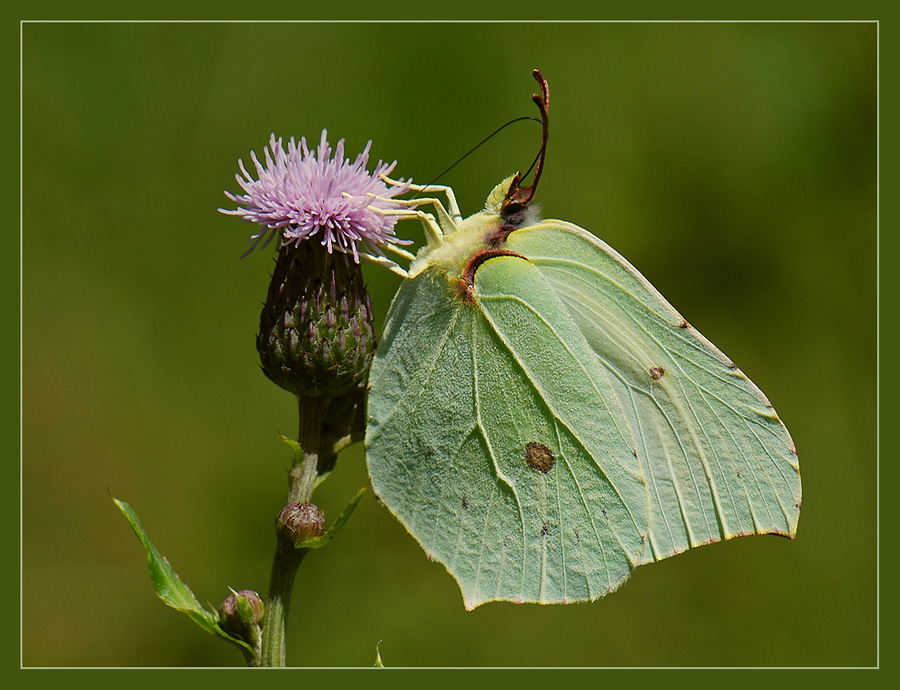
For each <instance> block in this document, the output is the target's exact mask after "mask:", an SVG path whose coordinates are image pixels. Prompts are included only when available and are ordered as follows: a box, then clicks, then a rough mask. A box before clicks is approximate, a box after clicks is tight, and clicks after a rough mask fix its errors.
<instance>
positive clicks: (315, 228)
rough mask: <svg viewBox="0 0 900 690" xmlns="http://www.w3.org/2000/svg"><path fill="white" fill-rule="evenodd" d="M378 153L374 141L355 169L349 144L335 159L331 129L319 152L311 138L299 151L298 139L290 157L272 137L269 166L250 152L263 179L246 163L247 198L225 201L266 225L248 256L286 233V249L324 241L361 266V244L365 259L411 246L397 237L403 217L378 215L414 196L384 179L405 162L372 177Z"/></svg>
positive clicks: (381, 166) (340, 146)
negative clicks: (386, 247)
mask: <svg viewBox="0 0 900 690" xmlns="http://www.w3.org/2000/svg"><path fill="white" fill-rule="evenodd" d="M371 146H372V142H371V141H370V142H369V143H367V144H366V147H365V148H364V149H363V151H362V153H360V154H359V155H358V156H357V157H356V160H355V161H354V162H353V163H351V162H350V159H349V158H347V159H345V158H344V140H343V139H341V140H340V141H338V143H337V146H336V147H335V150H334V156H333V157H332V149H331V145H330V144H329V143H328V139H327V131H325V130H323V131H322V138H321V140H320V142H319V145H318V146H317V147H316V150H315V152H314V153H313V152H310V150H309V148H308V146H307V142H306V138H305V137H301V138H300V144H299V146H298V145H297V144H296V143H295V141H294V138H293V137H291V139H290V141H288V145H287V150H286V151H285V148H284V145H283V143H282V140H281V139H280V138H279V139H276V138H275V135H274V134H272V136H271V137H270V139H269V146H267V147H265V148H264V149H263V157H264V159H265V164H263V163H262V162H261V161H260V160H259V158H258V157H257V155H256V153H255V152H251V153H250V159H251V160H252V161H253V164H254V166H255V168H256V177H257V179H255V180H254V179H253V176H252V175H251V174H250V173H249V172H248V171H247V169H246V167H245V166H244V163H243V161H242V160H238V168H239V170H240V174H239V175H236V176H235V179H236V181H237V183H238V185H239V186H240V187H241V189H242V190H243V191H244V193H243V194H232V193H231V192H228V191H226V192H225V196H226V197H228V199H230V200H231V201H233V202H234V203H235V204H237V205H238V206H239V207H241V208H236V209H222V208H220V209H219V211H221V212H222V213H225V214H227V215H232V216H240V217H241V218H242V219H243V220H245V221H247V222H251V223H257V224H259V225H260V226H262V227H261V228H260V230H258V231H257V232H256V233H254V234H253V235H252V237H251V247H250V249H249V250H248V253H249V251H251V250H252V249H253V248H254V247H256V246H258V245H260V243H262V246H265V245H266V244H268V243H269V242H270V241H271V240H272V238H273V237H274V236H275V235H276V234H278V235H279V236H280V238H281V242H282V243H286V244H297V243H299V242H303V241H304V240H307V239H311V238H317V239H318V240H319V241H320V242H321V243H322V245H323V246H325V247H327V249H328V251H329V252H331V251H334V250H337V251H341V252H346V253H348V254H352V255H353V257H354V259H355V260H356V261H357V262H358V261H359V252H360V245H362V251H363V253H365V254H368V255H375V256H384V254H383V252H382V251H381V249H380V248H379V247H378V245H380V244H384V243H392V244H408V242H406V241H404V240H400V239H399V238H397V237H396V236H395V235H394V225H395V224H396V223H397V218H390V217H387V218H386V217H384V216H383V215H381V214H380V213H378V211H377V210H374V209H380V210H390V209H399V208H402V205H401V204H399V203H394V202H391V201H387V199H390V198H393V197H394V196H397V195H400V194H404V193H406V192H407V191H409V181H407V182H405V183H402V184H399V185H394V186H388V185H387V184H385V182H384V181H383V180H382V179H381V178H380V177H379V175H382V174H383V175H388V174H390V173H391V171H392V170H393V169H394V167H395V166H396V165H397V161H394V162H393V163H390V164H385V163H383V162H382V161H380V160H379V161H378V163H377V164H376V165H375V169H374V171H373V172H372V173H371V174H370V173H369V172H368V170H367V169H366V165H367V164H368V162H369V150H370V148H371ZM369 194H374V195H376V196H378V197H383V198H384V200H382V199H375V198H373V197H371V196H369ZM345 195H346V196H345Z"/></svg>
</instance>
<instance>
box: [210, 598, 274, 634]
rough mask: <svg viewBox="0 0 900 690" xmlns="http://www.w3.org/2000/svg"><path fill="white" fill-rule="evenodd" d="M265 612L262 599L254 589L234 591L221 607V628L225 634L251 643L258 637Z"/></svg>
mask: <svg viewBox="0 0 900 690" xmlns="http://www.w3.org/2000/svg"><path fill="white" fill-rule="evenodd" d="M264 611H265V606H264V605H263V601H262V599H261V598H260V596H259V594H257V593H256V592H254V591H253V590H252V589H242V590H241V591H240V592H235V591H234V590H232V592H231V595H230V596H229V597H228V598H227V599H226V600H225V601H223V602H222V605H221V606H219V626H220V627H221V628H222V630H224V631H225V632H227V633H230V634H232V635H234V636H235V637H240V638H241V639H243V640H246V641H247V642H250V641H251V640H252V639H254V638H255V637H256V636H257V635H258V632H259V627H260V623H262V619H263V613H264Z"/></svg>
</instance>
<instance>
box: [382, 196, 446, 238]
mask: <svg viewBox="0 0 900 690" xmlns="http://www.w3.org/2000/svg"><path fill="white" fill-rule="evenodd" d="M390 201H393V202H397V203H402V200H399V199H390ZM370 208H371V209H372V210H373V211H375V212H376V213H380V214H381V215H382V216H384V217H385V218H399V219H401V220H402V219H404V218H418V219H419V220H420V221H421V222H422V225H423V226H424V228H425V238H426V240H428V244H429V245H432V246H437V245H441V244H443V243H444V233H443V231H442V230H441V226H440V225H438V223H437V221H436V220H435V219H434V216H433V215H431V214H430V213H425V212H424V211H419V210H418V209H411V208H395V209H383V208H377V207H374V206H371V207H370ZM445 213H446V212H445Z"/></svg>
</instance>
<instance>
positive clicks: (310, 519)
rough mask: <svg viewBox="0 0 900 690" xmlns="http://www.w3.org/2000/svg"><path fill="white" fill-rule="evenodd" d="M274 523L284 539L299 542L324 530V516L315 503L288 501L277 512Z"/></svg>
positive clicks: (293, 542) (294, 542)
mask: <svg viewBox="0 0 900 690" xmlns="http://www.w3.org/2000/svg"><path fill="white" fill-rule="evenodd" d="M275 525H276V527H277V528H278V532H279V534H281V535H282V536H283V537H284V538H285V539H287V540H288V541H289V542H291V543H292V544H299V543H300V542H303V541H306V540H307V539H312V538H314V537H318V536H319V535H320V534H322V532H324V531H325V516H324V515H323V514H322V511H321V510H319V508H318V506H316V504H315V503H289V504H288V505H286V506H285V507H284V508H283V509H282V511H281V512H280V513H279V514H278V519H277V520H276V521H275Z"/></svg>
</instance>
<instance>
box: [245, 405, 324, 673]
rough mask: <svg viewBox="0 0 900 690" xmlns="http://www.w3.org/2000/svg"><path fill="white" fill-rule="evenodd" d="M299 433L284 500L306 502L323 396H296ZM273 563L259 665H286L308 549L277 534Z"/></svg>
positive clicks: (316, 454)
mask: <svg viewBox="0 0 900 690" xmlns="http://www.w3.org/2000/svg"><path fill="white" fill-rule="evenodd" d="M297 400H298V406H299V410H300V433H299V435H298V438H297V442H298V443H299V444H300V447H301V448H302V449H303V460H302V462H296V461H295V463H294V464H293V466H292V467H291V470H290V473H289V474H288V478H289V487H290V488H289V489H288V500H287V503H288V504H290V503H301V504H302V503H309V502H310V499H311V498H312V493H313V489H314V488H315V484H316V477H317V476H318V464H319V455H320V452H321V447H320V446H321V443H322V426H323V423H324V420H325V412H326V410H327V409H328V405H329V403H330V402H331V401H330V400H329V399H326V398H304V397H298V398H297ZM277 539H278V544H277V546H276V548H275V559H274V561H273V563H272V577H271V579H270V581H269V598H268V599H267V600H266V609H265V611H266V612H265V616H264V618H263V628H262V646H261V650H260V655H259V659H258V662H257V663H258V665H259V666H285V665H286V664H285V657H286V655H285V630H286V627H287V617H288V611H289V609H290V603H291V593H292V592H293V589H294V579H295V577H296V575H297V569H298V568H299V567H300V563H302V562H303V557H304V556H305V555H306V553H307V552H308V551H309V549H296V548H294V545H293V544H292V543H290V542H289V541H287V540H286V539H285V538H284V537H283V536H282V535H281V534H280V533H279V534H278V537H277Z"/></svg>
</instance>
